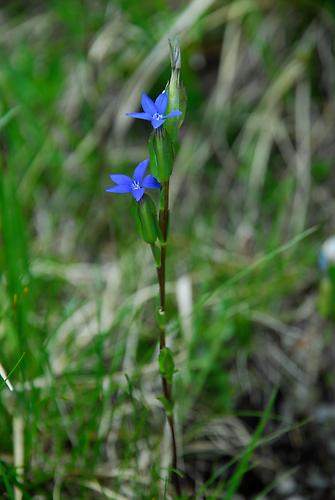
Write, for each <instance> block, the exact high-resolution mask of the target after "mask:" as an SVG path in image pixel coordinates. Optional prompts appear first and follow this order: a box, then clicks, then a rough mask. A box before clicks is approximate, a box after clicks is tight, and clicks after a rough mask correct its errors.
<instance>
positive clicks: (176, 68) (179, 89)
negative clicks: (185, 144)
mask: <svg viewBox="0 0 335 500" xmlns="http://www.w3.org/2000/svg"><path fill="white" fill-rule="evenodd" d="M169 43H170V57H171V78H170V81H169V83H168V87H167V90H168V96H169V101H168V106H167V113H170V112H171V111H173V110H175V109H178V110H179V111H181V113H182V114H181V115H180V116H178V117H175V118H170V119H169V120H166V122H165V124H164V127H165V129H166V131H167V132H168V134H169V136H170V137H171V139H172V141H173V143H175V142H176V141H177V135H178V128H179V127H180V126H181V124H182V123H183V120H184V116H185V111H186V93H185V89H184V86H183V85H181V84H180V69H181V57H180V46H179V40H178V37H176V38H175V39H174V40H173V41H171V40H170V41H169Z"/></svg>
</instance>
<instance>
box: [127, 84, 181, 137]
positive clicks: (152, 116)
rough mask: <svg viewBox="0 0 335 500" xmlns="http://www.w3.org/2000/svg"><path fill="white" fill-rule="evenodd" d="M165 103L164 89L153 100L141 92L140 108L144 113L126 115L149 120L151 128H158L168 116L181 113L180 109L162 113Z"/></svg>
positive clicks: (166, 100)
mask: <svg viewBox="0 0 335 500" xmlns="http://www.w3.org/2000/svg"><path fill="white" fill-rule="evenodd" d="M167 105H168V93H167V91H166V90H164V91H163V92H162V93H161V94H159V96H158V97H157V99H156V100H155V102H154V101H152V100H151V99H150V97H148V96H147V95H146V94H142V108H143V111H144V113H127V115H128V116H132V117H133V118H139V119H140V120H147V121H149V122H151V125H152V126H153V128H158V127H160V126H161V125H163V123H164V122H165V120H166V119H167V118H170V116H180V115H181V114H182V113H181V111H178V110H174V111H171V113H169V114H168V115H165V114H164V113H165V111H166V107H167Z"/></svg>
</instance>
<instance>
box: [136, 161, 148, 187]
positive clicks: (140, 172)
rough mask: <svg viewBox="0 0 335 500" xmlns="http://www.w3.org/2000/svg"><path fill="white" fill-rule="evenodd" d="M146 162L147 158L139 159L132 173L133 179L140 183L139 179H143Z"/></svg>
mask: <svg viewBox="0 0 335 500" xmlns="http://www.w3.org/2000/svg"><path fill="white" fill-rule="evenodd" d="M148 163H149V160H148V159H146V160H143V161H141V163H139V164H138V165H137V167H136V168H135V170H134V173H133V178H134V181H136V182H139V183H141V180H142V179H143V176H144V174H145V171H146V169H147V166H148Z"/></svg>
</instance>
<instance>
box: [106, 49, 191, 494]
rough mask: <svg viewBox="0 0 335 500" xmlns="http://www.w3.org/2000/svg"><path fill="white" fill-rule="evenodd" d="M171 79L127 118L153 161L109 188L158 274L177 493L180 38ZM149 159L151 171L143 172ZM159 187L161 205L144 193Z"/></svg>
mask: <svg viewBox="0 0 335 500" xmlns="http://www.w3.org/2000/svg"><path fill="white" fill-rule="evenodd" d="M170 53H171V77H170V80H169V82H168V84H167V86H166V88H165V90H164V91H163V92H162V93H160V94H159V96H158V97H157V98H156V100H155V101H153V100H151V99H150V97H148V96H147V95H146V94H142V108H143V112H140V113H127V114H128V116H130V117H133V118H139V119H141V120H147V121H150V122H151V125H152V127H153V131H152V133H151V135H150V137H149V142H148V150H149V159H146V160H144V161H142V162H141V163H139V164H138V165H137V166H136V168H135V170H134V172H133V176H132V178H131V177H128V176H127V175H123V174H112V175H111V176H110V177H111V179H112V181H113V182H114V183H115V185H114V186H112V187H109V188H107V189H106V191H108V192H112V193H130V194H131V195H132V197H133V200H132V203H133V204H132V208H133V213H134V217H135V222H136V226H137V230H138V233H139V235H140V236H141V238H142V239H143V240H144V241H145V242H146V243H148V244H149V245H150V247H151V250H152V253H153V257H154V263H155V266H156V269H157V278H158V288H159V295H158V304H159V305H158V308H157V322H158V328H159V360H158V361H159V363H158V364H159V371H160V375H161V380H162V389H163V395H162V396H161V397H160V398H159V399H160V401H161V402H162V404H163V407H164V409H165V413H166V416H167V419H168V423H169V426H170V430H171V448H172V464H171V465H172V468H171V470H172V480H173V484H174V487H175V490H176V494H177V495H178V496H180V495H181V485H180V477H179V474H178V455H177V441H176V432H175V424H174V398H173V393H172V384H173V376H174V373H175V365H174V360H173V354H172V351H171V350H170V349H169V348H168V347H167V345H166V292H165V288H166V286H165V284H166V264H165V263H166V249H167V241H168V226H169V182H170V177H171V174H172V170H173V164H174V161H175V157H176V152H177V148H178V130H179V127H180V126H181V124H182V121H183V116H184V114H185V103H186V99H185V94H184V91H183V87H182V86H181V84H180V68H181V64H180V48H179V44H178V41H177V40H175V41H174V42H170ZM149 163H150V169H151V174H148V175H145V174H146V171H147V168H148V165H149ZM158 188H159V189H160V202H159V209H157V207H156V204H155V202H154V201H153V199H152V198H151V197H150V195H149V194H148V193H147V192H146V190H147V189H158Z"/></svg>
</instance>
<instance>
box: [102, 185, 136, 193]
mask: <svg viewBox="0 0 335 500" xmlns="http://www.w3.org/2000/svg"><path fill="white" fill-rule="evenodd" d="M106 191H107V192H108V193H130V191H131V187H130V186H126V185H125V184H122V185H120V186H112V187H110V188H106Z"/></svg>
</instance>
